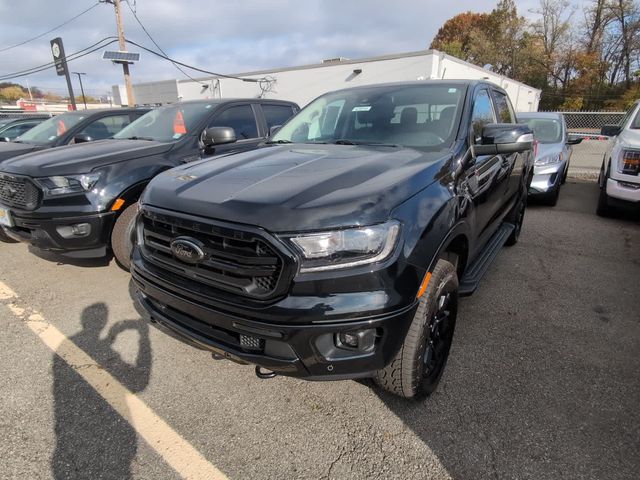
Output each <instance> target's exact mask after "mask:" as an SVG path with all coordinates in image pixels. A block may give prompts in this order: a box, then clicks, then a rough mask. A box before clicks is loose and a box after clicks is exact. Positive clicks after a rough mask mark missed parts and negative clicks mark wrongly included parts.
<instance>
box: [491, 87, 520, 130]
mask: <svg viewBox="0 0 640 480" xmlns="http://www.w3.org/2000/svg"><path fill="white" fill-rule="evenodd" d="M494 93H495V99H496V107H497V108H498V119H499V121H500V122H501V123H516V116H515V114H514V113H513V107H512V106H511V102H510V101H509V97H507V96H506V95H505V94H504V93H500V92H494Z"/></svg>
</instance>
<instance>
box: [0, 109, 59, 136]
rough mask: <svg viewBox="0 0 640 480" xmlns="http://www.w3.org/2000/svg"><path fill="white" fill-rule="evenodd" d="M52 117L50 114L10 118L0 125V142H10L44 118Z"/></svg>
mask: <svg viewBox="0 0 640 480" xmlns="http://www.w3.org/2000/svg"><path fill="white" fill-rule="evenodd" d="M49 118H52V116H51V115H27V116H23V117H22V118H12V119H11V120H10V121H8V122H6V123H4V124H3V125H0V142H10V141H12V140H15V139H16V138H17V137H19V136H20V135H22V134H23V133H25V132H27V131H29V130H31V129H32V128H33V127H35V126H36V125H38V124H40V123H42V122H43V121H44V120H47V119H49Z"/></svg>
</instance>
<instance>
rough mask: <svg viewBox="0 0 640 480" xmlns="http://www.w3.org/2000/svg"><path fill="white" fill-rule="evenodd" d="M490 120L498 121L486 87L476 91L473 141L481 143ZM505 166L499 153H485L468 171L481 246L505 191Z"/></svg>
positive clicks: (468, 181) (472, 126) (468, 187)
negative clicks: (503, 166) (502, 177)
mask: <svg viewBox="0 0 640 480" xmlns="http://www.w3.org/2000/svg"><path fill="white" fill-rule="evenodd" d="M490 123H496V114H495V109H494V106H493V102H492V100H491V96H490V94H489V91H488V90H487V89H486V88H482V89H480V90H477V91H476V93H475V97H474V101H473V109H472V113H471V132H470V142H472V143H480V141H481V139H482V129H483V127H484V126H485V125H487V124H490ZM501 169H502V159H501V157H500V156H499V155H482V156H478V157H477V158H476V160H475V163H473V165H471V166H470V167H469V168H468V169H467V171H466V172H465V176H466V179H465V189H466V191H467V192H468V195H469V196H470V197H471V199H472V201H473V204H474V210H475V222H474V223H475V228H476V235H477V237H478V245H477V246H478V248H481V247H482V245H483V244H484V243H485V242H486V240H488V239H489V237H490V236H491V234H492V233H493V228H492V225H493V224H494V222H493V220H494V217H495V216H496V210H497V208H498V205H499V201H500V199H501V197H502V195H503V191H504V190H503V189H501V188H500V187H499V185H498V184H499V183H500V178H499V175H500V171H501Z"/></svg>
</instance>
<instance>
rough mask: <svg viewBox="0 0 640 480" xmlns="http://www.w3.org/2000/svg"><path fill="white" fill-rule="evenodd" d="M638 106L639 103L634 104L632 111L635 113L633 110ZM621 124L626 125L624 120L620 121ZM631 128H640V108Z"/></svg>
mask: <svg viewBox="0 0 640 480" xmlns="http://www.w3.org/2000/svg"><path fill="white" fill-rule="evenodd" d="M637 106H638V105H637V104H636V105H634V106H633V108H632V109H631V111H630V113H633V111H634V110H635V109H636V108H637ZM620 125H621V126H624V120H623V121H622V122H621V123H620ZM629 128H632V129H634V130H637V129H639V128H640V108H639V109H638V111H637V112H636V116H635V117H634V118H633V122H631V125H629Z"/></svg>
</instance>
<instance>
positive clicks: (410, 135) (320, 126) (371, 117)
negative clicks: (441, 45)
mask: <svg viewBox="0 0 640 480" xmlns="http://www.w3.org/2000/svg"><path fill="white" fill-rule="evenodd" d="M465 90H466V87H461V86H460V85H454V84H451V85H449V84H442V83H439V84H415V85H387V86H379V87H369V88H357V89H353V90H344V91H339V92H333V93H328V94H326V95H323V96H322V97H320V98H318V99H316V100H314V101H313V102H312V103H310V104H309V105H308V106H307V107H305V108H304V109H303V110H302V111H301V112H300V113H298V114H297V115H296V116H295V117H293V118H292V119H291V120H290V121H289V122H288V123H287V124H286V125H285V126H284V127H283V128H282V129H281V130H280V131H279V132H278V133H277V134H276V135H274V136H273V138H272V139H271V140H270V142H271V143H289V142H291V143H335V144H341V145H358V144H363V145H397V146H403V147H410V148H418V149H429V150H431V149H441V148H446V147H449V146H451V144H452V143H453V140H454V139H455V136H456V133H457V130H458V129H457V128H456V127H457V125H458V117H459V111H460V109H461V106H462V101H463V99H464V94H465Z"/></svg>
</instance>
